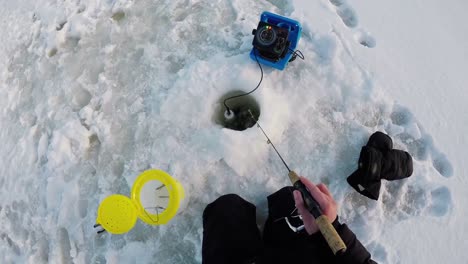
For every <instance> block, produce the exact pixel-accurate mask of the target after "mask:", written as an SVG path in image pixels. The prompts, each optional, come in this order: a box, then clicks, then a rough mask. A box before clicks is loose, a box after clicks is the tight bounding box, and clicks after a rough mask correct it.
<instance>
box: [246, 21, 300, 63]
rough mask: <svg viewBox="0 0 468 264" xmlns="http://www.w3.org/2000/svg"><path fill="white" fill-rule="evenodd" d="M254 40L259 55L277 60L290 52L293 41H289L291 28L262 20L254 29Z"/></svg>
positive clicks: (253, 43)
mask: <svg viewBox="0 0 468 264" xmlns="http://www.w3.org/2000/svg"><path fill="white" fill-rule="evenodd" d="M252 35H254V36H255V37H254V40H253V42H252V45H253V46H254V47H255V48H256V49H257V50H258V53H259V56H261V57H263V58H264V59H267V60H270V61H273V62H277V61H279V60H280V59H282V58H284V57H285V56H286V54H287V53H288V48H289V46H290V45H291V42H290V41H288V36H289V29H287V28H282V27H278V26H276V25H274V24H270V23H266V22H263V21H260V22H259V23H258V27H257V29H254V30H252Z"/></svg>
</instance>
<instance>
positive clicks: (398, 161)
mask: <svg viewBox="0 0 468 264" xmlns="http://www.w3.org/2000/svg"><path fill="white" fill-rule="evenodd" d="M392 148H393V142H392V139H391V138H390V137H389V136H388V135H386V134H384V133H382V132H375V133H374V134H372V135H371V137H370V138H369V141H368V142H367V145H366V146H364V147H362V149H361V154H360V156H359V167H358V169H357V170H356V171H355V172H354V173H353V174H351V175H350V176H349V177H348V178H347V180H348V183H349V184H350V185H351V186H352V187H353V188H354V189H355V190H356V191H358V192H359V193H360V194H362V195H364V196H367V197H369V198H371V199H374V200H377V199H378V198H379V192H380V184H381V183H380V180H381V179H385V180H389V181H393V180H399V179H404V178H407V177H409V176H411V174H412V173H413V159H412V158H411V156H410V154H409V153H408V152H406V151H402V150H397V149H392Z"/></svg>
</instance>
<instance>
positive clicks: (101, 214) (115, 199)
mask: <svg viewBox="0 0 468 264" xmlns="http://www.w3.org/2000/svg"><path fill="white" fill-rule="evenodd" d="M137 215H138V211H137V208H136V207H135V204H134V203H133V202H132V200H130V198H128V197H127V196H124V195H120V194H113V195H110V196H107V197H106V198H105V199H104V200H103V201H102V202H101V204H100V205H99V208H98V216H97V221H96V222H97V223H98V224H100V225H101V226H102V227H103V228H104V229H105V230H106V231H107V232H109V233H112V234H124V233H126V232H128V231H130V230H131V229H132V228H133V227H134V226H135V223H136V221H137Z"/></svg>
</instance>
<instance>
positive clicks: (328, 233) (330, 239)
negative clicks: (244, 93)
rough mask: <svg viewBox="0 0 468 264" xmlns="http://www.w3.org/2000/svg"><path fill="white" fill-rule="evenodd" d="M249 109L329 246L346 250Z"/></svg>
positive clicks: (332, 248) (338, 251)
mask: <svg viewBox="0 0 468 264" xmlns="http://www.w3.org/2000/svg"><path fill="white" fill-rule="evenodd" d="M248 111H249V113H250V116H251V117H252V118H253V120H254V121H255V123H256V124H257V127H258V128H260V130H261V131H262V133H263V135H265V137H266V138H267V140H268V141H267V142H268V144H270V145H271V146H272V147H273V149H274V150H275V152H276V154H278V156H279V158H280V159H281V161H282V162H283V164H284V166H285V167H286V169H287V170H288V176H289V179H290V180H291V183H292V185H293V187H294V188H295V189H296V190H298V191H299V192H300V193H301V195H302V199H303V200H304V205H305V207H306V209H307V210H308V211H309V212H310V213H311V214H312V216H314V218H315V223H316V224H317V226H318V228H319V230H320V232H321V233H322V235H323V237H324V238H325V240H326V241H327V243H328V246H330V248H331V250H332V251H333V254H335V255H339V254H342V253H344V252H345V251H346V245H345V243H344V242H343V240H342V239H341V237H340V235H338V232H336V229H335V228H334V227H333V225H332V224H331V223H330V221H329V220H328V218H327V216H326V215H324V214H323V212H322V209H321V208H320V206H319V204H318V202H317V201H316V200H315V199H314V197H313V196H312V195H311V194H310V191H309V190H308V189H307V187H306V186H305V185H304V183H302V181H301V180H300V178H299V176H298V175H297V173H296V172H294V171H293V170H291V169H290V168H289V166H288V165H287V164H286V162H285V161H284V159H283V157H282V156H281V155H280V154H279V152H278V150H277V149H276V147H275V145H274V144H273V142H271V140H270V138H269V137H268V135H267V134H266V133H265V130H263V128H262V127H261V126H260V124H259V123H258V120H257V119H255V117H254V115H253V114H252V112H251V111H250V109H249V110H248Z"/></svg>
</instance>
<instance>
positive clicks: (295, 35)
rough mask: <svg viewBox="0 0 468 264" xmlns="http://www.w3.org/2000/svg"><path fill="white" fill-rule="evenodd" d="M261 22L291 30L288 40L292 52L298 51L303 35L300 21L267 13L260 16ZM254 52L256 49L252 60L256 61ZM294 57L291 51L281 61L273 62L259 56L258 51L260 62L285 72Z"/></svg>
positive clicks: (252, 52)
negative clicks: (298, 44)
mask: <svg viewBox="0 0 468 264" xmlns="http://www.w3.org/2000/svg"><path fill="white" fill-rule="evenodd" d="M260 21H263V22H266V23H270V24H274V25H276V26H278V27H281V28H287V29H288V30H289V35H288V40H289V41H290V42H291V45H290V46H289V48H290V49H292V50H295V49H296V47H297V43H298V42H299V39H300V38H301V33H302V26H301V24H300V23H299V22H298V21H296V20H293V19H290V18H287V17H283V16H280V15H277V14H273V13H270V12H266V11H265V12H263V13H262V14H261V15H260ZM254 52H255V48H252V50H251V51H250V58H251V59H252V60H254V61H255V55H254ZM292 55H293V53H292V52H291V51H290V52H288V53H287V54H286V56H285V57H284V58H282V59H281V60H279V61H277V62H273V61H270V60H267V59H264V58H262V57H261V56H259V55H258V51H257V58H258V62H260V63H261V64H264V65H267V66H270V67H273V68H276V69H278V70H281V71H282V70H284V68H286V66H287V65H288V62H289V60H290V59H291V57H292Z"/></svg>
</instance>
